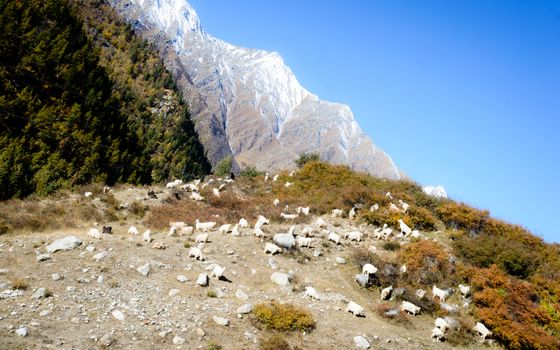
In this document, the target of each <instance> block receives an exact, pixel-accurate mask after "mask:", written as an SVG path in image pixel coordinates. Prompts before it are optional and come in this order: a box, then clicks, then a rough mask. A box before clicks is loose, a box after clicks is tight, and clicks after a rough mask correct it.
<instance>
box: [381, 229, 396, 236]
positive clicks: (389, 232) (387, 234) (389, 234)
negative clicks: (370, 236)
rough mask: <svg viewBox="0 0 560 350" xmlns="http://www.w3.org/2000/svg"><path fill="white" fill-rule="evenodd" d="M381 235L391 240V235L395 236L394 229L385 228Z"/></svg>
mask: <svg viewBox="0 0 560 350" xmlns="http://www.w3.org/2000/svg"><path fill="white" fill-rule="evenodd" d="M381 233H382V234H383V239H389V237H391V235H392V234H393V229H392V228H390V227H385V228H384V229H383V230H381Z"/></svg>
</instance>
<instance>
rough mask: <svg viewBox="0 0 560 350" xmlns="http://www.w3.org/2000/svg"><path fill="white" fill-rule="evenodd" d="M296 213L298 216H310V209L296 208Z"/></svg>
mask: <svg viewBox="0 0 560 350" xmlns="http://www.w3.org/2000/svg"><path fill="white" fill-rule="evenodd" d="M296 213H298V214H303V215H306V216H307V215H309V207H297V208H296Z"/></svg>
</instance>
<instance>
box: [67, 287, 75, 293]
mask: <svg viewBox="0 0 560 350" xmlns="http://www.w3.org/2000/svg"><path fill="white" fill-rule="evenodd" d="M66 291H67V292H75V291H76V287H74V286H68V287H66Z"/></svg>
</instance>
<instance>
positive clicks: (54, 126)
mask: <svg viewBox="0 0 560 350" xmlns="http://www.w3.org/2000/svg"><path fill="white" fill-rule="evenodd" d="M0 13H1V15H0V188H2V192H1V193H0V198H2V199H5V198H10V197H21V196H26V195H29V194H31V193H38V194H47V193H50V192H52V191H54V190H57V189H59V188H67V187H71V186H75V185H79V184H85V183H90V182H105V183H109V184H111V183H115V182H130V183H150V182H154V181H155V182H159V181H161V180H164V179H167V178H170V177H180V178H185V179H189V178H193V177H195V176H200V175H203V174H205V173H208V172H209V170H210V166H209V164H208V162H207V160H206V158H205V156H204V152H203V149H202V146H201V145H200V143H199V141H198V137H197V135H196V132H195V131H194V127H193V124H192V122H191V120H190V116H189V113H188V109H187V107H186V106H185V105H184V104H183V103H182V102H181V97H180V96H179V95H178V93H177V92H176V89H175V86H174V83H173V79H172V78H171V76H170V74H169V73H168V72H167V71H166V70H165V68H164V67H163V65H162V62H161V60H159V59H158V57H157V53H152V52H151V51H150V50H151V48H150V47H149V46H148V45H147V44H145V43H144V42H143V41H142V40H141V39H139V38H136V37H135V36H134V33H133V32H132V30H130V28H128V27H126V26H124V25H123V26H120V27H117V26H116V25H114V28H115V32H106V31H102V32H101V33H100V35H102V36H103V37H104V38H106V39H114V40H119V41H121V42H126V45H127V46H126V48H125V49H121V50H120V51H119V50H117V49H115V47H114V45H113V46H112V44H109V42H106V43H103V45H105V48H104V49H103V50H100V49H98V48H96V46H95V45H94V43H93V42H92V41H91V40H90V39H89V38H88V36H87V35H86V34H85V28H84V25H83V23H82V22H81V20H79V19H78V18H77V16H76V15H75V13H74V12H73V11H72V10H71V8H70V6H69V4H68V3H67V2H66V1H64V0H50V1H38V0H22V1H1V2H0ZM89 29H90V31H94V29H92V28H89ZM97 44H101V43H100V42H99V41H98V42H97ZM109 49H112V53H113V55H112V56H111V55H108V54H107V52H108V50H109ZM123 54H126V55H127V56H128V57H127V59H123V57H122V55H123ZM100 55H101V56H100ZM109 57H113V60H112V61H111V59H109Z"/></svg>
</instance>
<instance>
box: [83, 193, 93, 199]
mask: <svg viewBox="0 0 560 350" xmlns="http://www.w3.org/2000/svg"><path fill="white" fill-rule="evenodd" d="M91 196H93V193H91V192H85V193H84V197H86V198H89V197H91Z"/></svg>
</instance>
